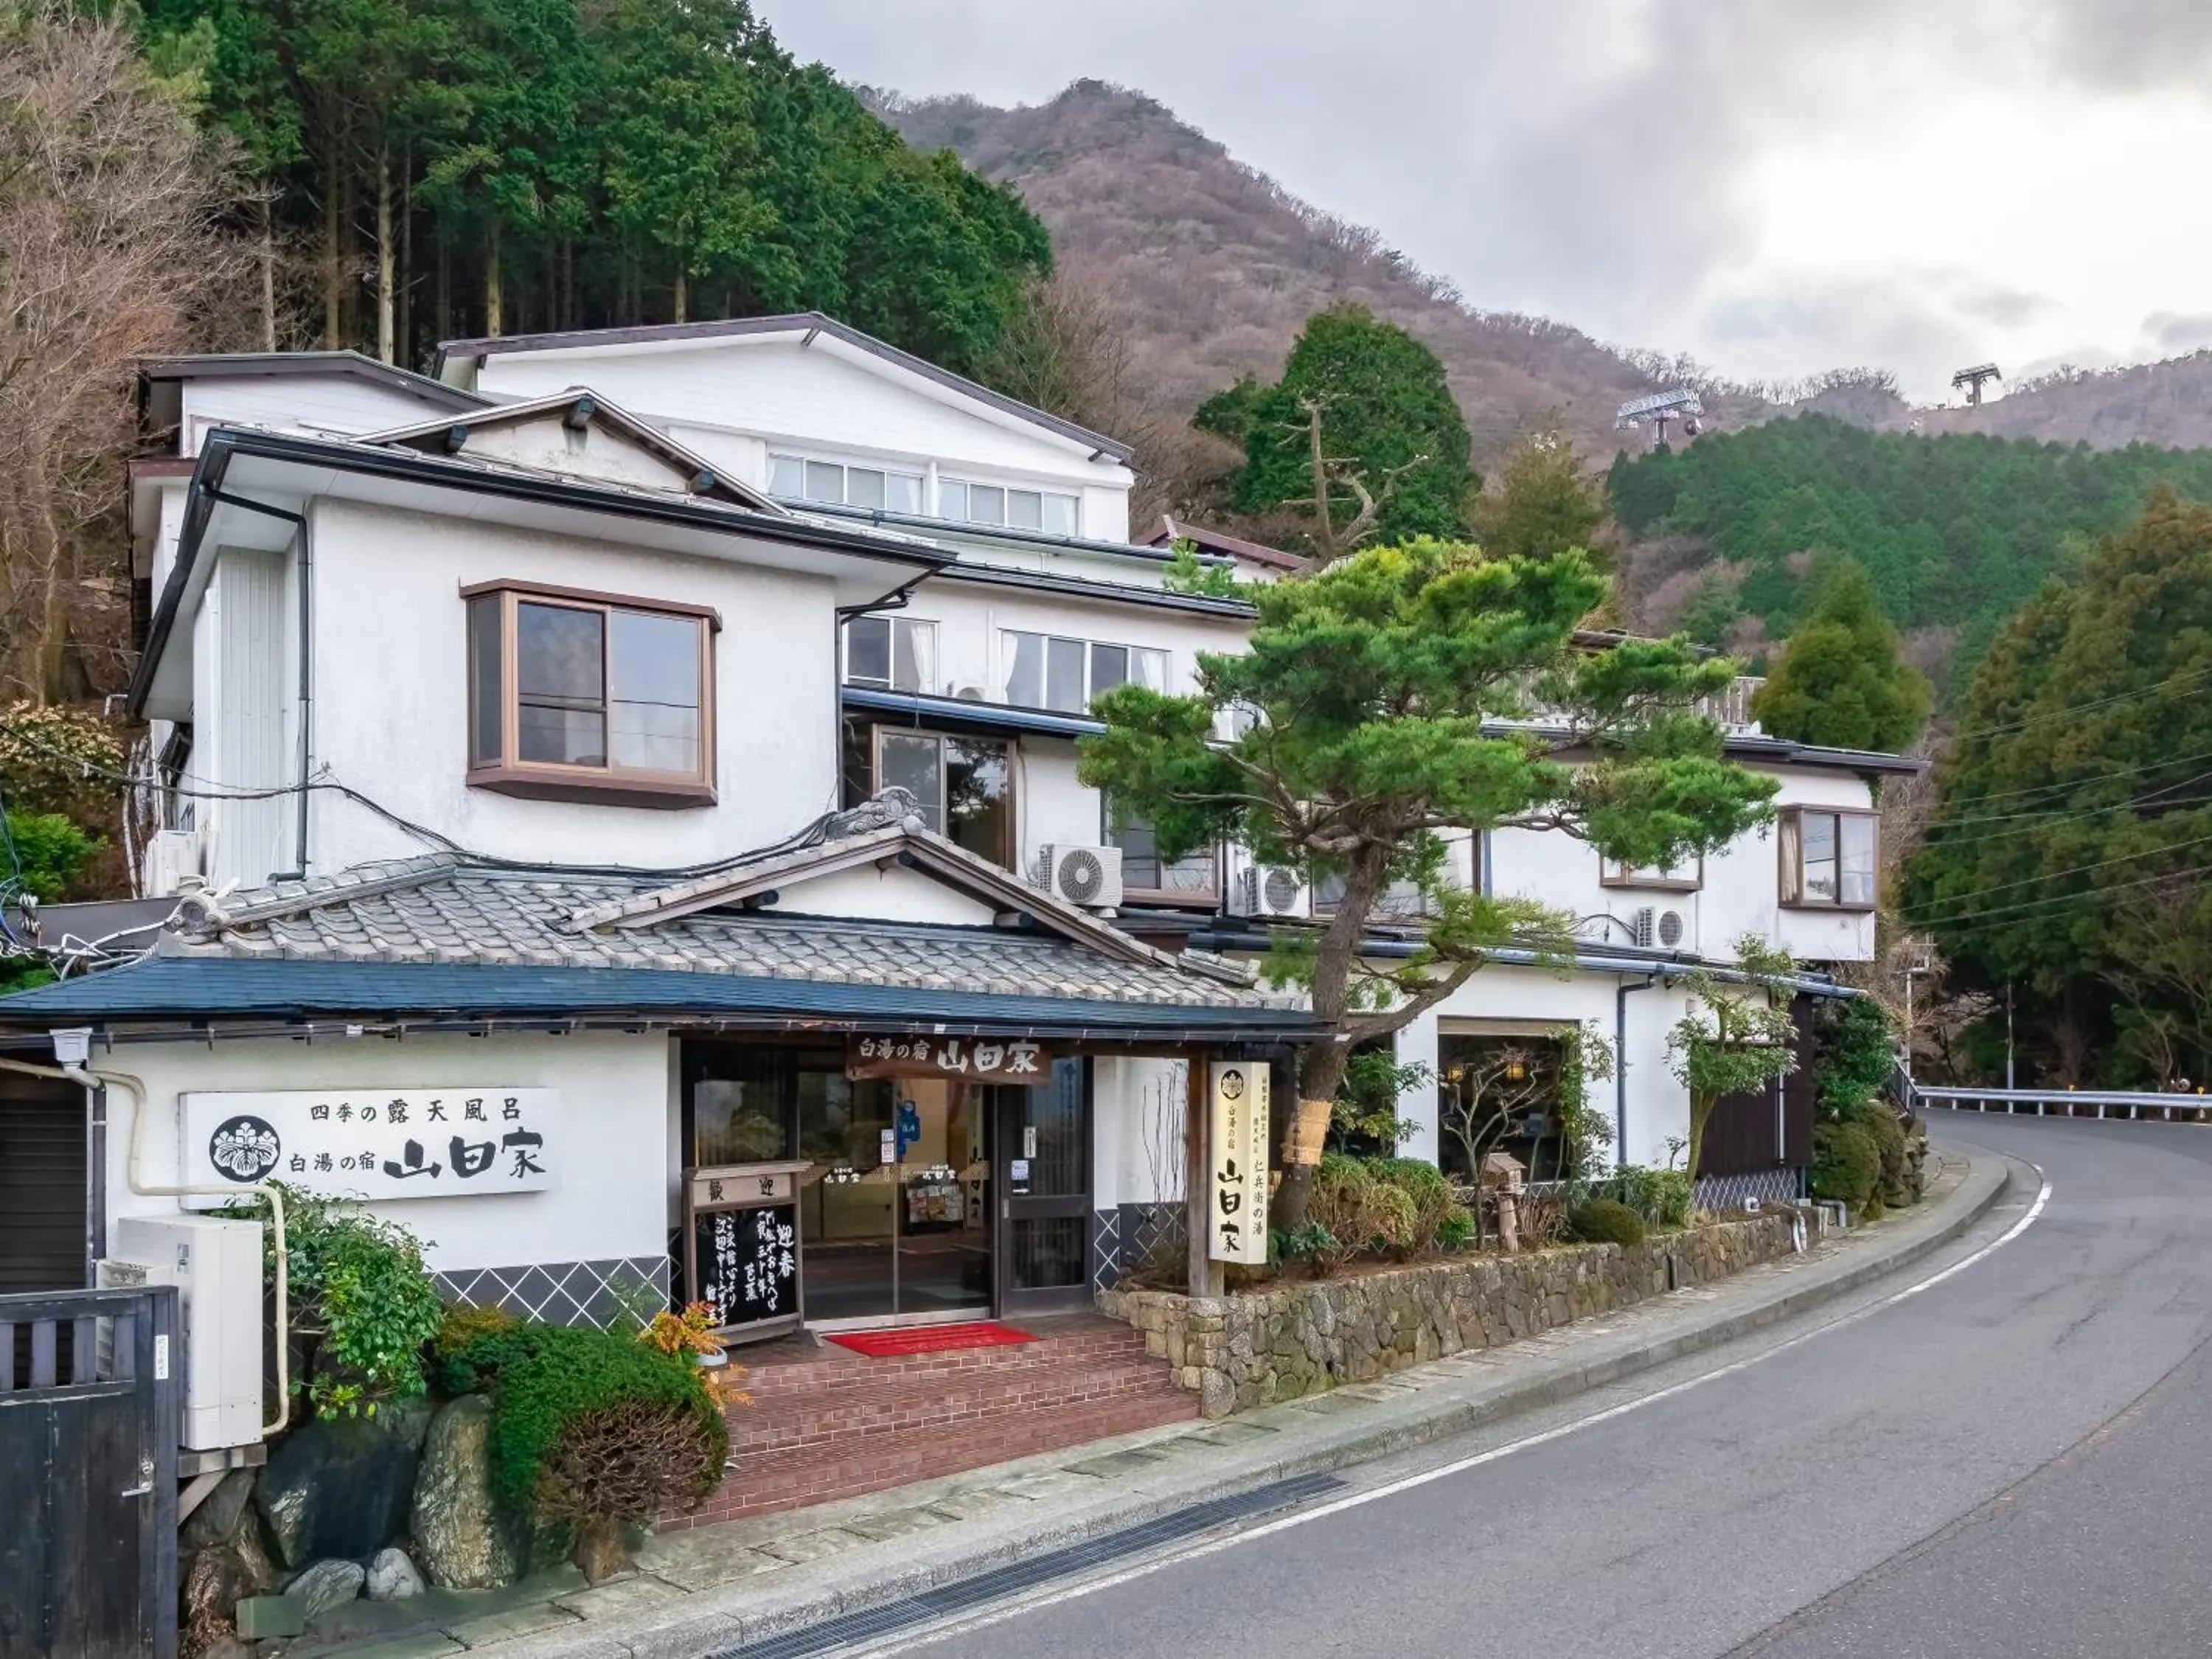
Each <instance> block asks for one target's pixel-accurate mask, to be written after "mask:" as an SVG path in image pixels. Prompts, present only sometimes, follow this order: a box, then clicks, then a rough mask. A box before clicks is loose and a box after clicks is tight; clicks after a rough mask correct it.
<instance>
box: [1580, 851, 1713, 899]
mask: <svg viewBox="0 0 2212 1659" xmlns="http://www.w3.org/2000/svg"><path fill="white" fill-rule="evenodd" d="M1597 879H1598V884H1599V885H1600V886H1601V887H1648V888H1651V889H1653V890H1657V891H1662V892H1668V893H1694V892H1696V891H1697V890H1698V889H1699V888H1700V887H1703V886H1704V885H1705V854H1702V853H1692V854H1691V855H1690V856H1689V857H1688V858H1686V859H1683V860H1680V862H1679V863H1675V864H1669V865H1667V866H1664V867H1663V868H1662V867H1656V866H1651V865H1648V864H1623V863H1621V862H1620V861H1619V860H1616V859H1606V860H1603V861H1601V863H1600V864H1599V866H1598V877H1597Z"/></svg>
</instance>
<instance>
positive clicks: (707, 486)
mask: <svg viewBox="0 0 2212 1659" xmlns="http://www.w3.org/2000/svg"><path fill="white" fill-rule="evenodd" d="M551 415H558V416H561V420H562V426H563V427H564V428H568V429H569V430H572V431H575V432H579V433H587V432H590V431H592V430H593V429H595V428H599V427H606V428H611V429H612V430H613V431H616V432H618V433H620V434H621V435H623V437H625V438H627V439H629V441H630V442H632V443H634V444H635V445H636V446H637V447H639V448H641V449H642V450H644V451H646V452H647V453H649V454H651V455H653V457H655V458H656V459H659V460H660V461H663V462H665V464H666V465H669V466H670V467H672V468H673V469H675V471H677V472H678V474H679V475H680V476H681V477H683V478H684V481H685V486H686V488H687V489H688V492H689V493H690V494H691V495H719V496H720V497H721V498H722V499H724V500H725V501H734V502H736V503H737V504H738V506H739V507H751V508H753V509H754V510H755V511H757V512H761V513H779V514H780V513H783V512H784V510H785V509H784V508H783V507H781V506H780V505H779V504H778V503H777V502H776V501H775V499H774V498H773V497H772V496H769V495H766V494H764V493H763V492H762V491H760V490H757V489H753V488H752V487H751V486H750V484H745V483H739V482H738V480H737V479H735V478H732V477H729V476H728V475H727V474H726V473H722V472H719V471H716V470H715V468H714V464H713V463H712V462H710V461H708V459H706V458H705V457H704V456H702V455H701V454H700V453H698V452H697V451H696V450H693V449H689V448H687V447H684V445H682V444H679V443H678V442H677V441H675V440H674V439H673V438H671V437H670V436H669V435H667V434H666V433H665V432H663V431H662V430H661V429H660V428H659V427H656V426H654V425H653V424H652V423H651V422H648V421H644V420H641V419H640V418H639V417H638V416H635V415H633V414H631V413H630V412H629V410H625V409H623V408H622V407H621V406H620V405H619V404H616V403H614V402H613V401H612V400H611V399H609V398H603V397H601V396H600V395H599V393H598V392H593V391H592V390H591V389H590V388H589V387H588V386H570V387H569V388H568V390H567V391H565V392H555V393H553V394H552V395H551V396H550V397H544V398H531V399H529V400H528V401H526V402H524V403H515V404H493V405H491V406H489V407H488V408H481V409H473V410H469V411H468V412H467V413H466V415H465V416H461V417H459V418H456V419H443V420H435V421H418V422H415V423H414V424H412V425H410V426H403V427H398V428H394V429H392V431H389V432H376V433H371V434H369V435H368V436H366V437H363V438H362V439H361V440H360V441H361V442H362V443H366V444H380V445H382V446H384V447H386V448H393V449H398V448H406V449H414V450H419V451H420V452H422V453H423V454H426V455H428V454H446V455H456V456H459V457H460V458H461V459H464V460H467V459H474V458H472V457H471V456H470V455H469V454H468V453H467V449H468V441H469V439H470V437H471V435H474V434H476V433H477V432H481V431H491V430H496V429H498V428H503V427H513V426H524V425H527V424H529V423H530V422H533V421H540V420H543V419H544V418H545V417H546V416H551ZM510 464H511V465H512V464H513V463H510ZM558 476H562V477H578V478H585V479H592V478H593V477H594V475H593V474H592V473H590V472H588V471H572V472H564V473H562V474H559V475H558Z"/></svg>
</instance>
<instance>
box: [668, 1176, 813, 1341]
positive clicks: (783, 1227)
mask: <svg viewBox="0 0 2212 1659" xmlns="http://www.w3.org/2000/svg"><path fill="white" fill-rule="evenodd" d="M691 1227H692V1240H691V1248H692V1251H693V1255H692V1261H693V1263H694V1267H693V1269H692V1271H693V1273H694V1275H695V1277H694V1281H693V1284H692V1287H691V1294H692V1295H693V1297H696V1299H697V1300H699V1301H702V1302H704V1303H706V1304H708V1306H710V1307H711V1308H713V1309H714V1323H715V1325H716V1326H717V1327H718V1328H722V1329H730V1328H743V1327H745V1326H749V1325H759V1324H762V1323H763V1322H767V1321H770V1320H773V1321H775V1322H779V1323H781V1322H796V1321H797V1319H798V1317H799V1206H797V1205H795V1204H769V1205H763V1206H761V1207H759V1208H757V1209H750V1210H702V1211H699V1212H696V1213H695V1214H694V1215H693V1216H692V1218H691Z"/></svg>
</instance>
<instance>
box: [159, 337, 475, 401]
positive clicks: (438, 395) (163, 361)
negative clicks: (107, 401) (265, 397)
mask: <svg viewBox="0 0 2212 1659" xmlns="http://www.w3.org/2000/svg"><path fill="white" fill-rule="evenodd" d="M257 374H344V375H349V376H351V377H353V378H355V379H358V380H370V381H374V383H375V384H377V385H379V386H389V387H391V388H392V390H393V391H396V392H406V393H407V394H408V395H409V396H410V397H415V398H422V400H423V401H424V402H425V403H428V404H435V405H437V406H439V407H441V408H445V409H453V410H462V409H481V408H483V406H484V405H486V404H489V402H490V401H491V399H490V398H484V397H480V396H478V395H477V393H475V392H469V391H466V390H464V389H463V388H462V387H460V386H451V385H448V384H447V383H446V382H444V381H442V380H433V379H432V378H431V377H430V376H428V375H427V374H416V373H415V371H414V370H412V369H410V368H400V367H399V366H398V364H396V363H386V362H379V361H378V360H377V359H376V358H374V357H370V356H365V355H364V354H362V353H361V352H358V351H204V352H193V353H191V354H188V355H185V356H168V357H147V358H143V359H142V360H141V361H140V362H139V364H138V377H139V380H140V382H141V384H142V385H145V384H151V383H153V382H155V381H160V380H208V379H218V378H223V379H227V378H229V377H232V376H248V375H257Z"/></svg>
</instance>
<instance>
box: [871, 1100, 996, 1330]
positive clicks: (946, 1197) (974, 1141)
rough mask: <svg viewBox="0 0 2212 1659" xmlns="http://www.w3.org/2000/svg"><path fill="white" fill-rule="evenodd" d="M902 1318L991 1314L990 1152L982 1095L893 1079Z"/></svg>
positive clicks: (899, 1290) (899, 1286)
mask: <svg viewBox="0 0 2212 1659" xmlns="http://www.w3.org/2000/svg"><path fill="white" fill-rule="evenodd" d="M895 1081H896V1089H897V1092H898V1101H897V1105H896V1119H895V1133H896V1142H897V1145H898V1146H899V1148H900V1152H901V1156H900V1160H899V1205H898V1214H897V1218H896V1219H897V1223H898V1262H897V1267H898V1296H897V1309H898V1311H899V1312H900V1313H901V1314H945V1313H956V1312H961V1313H965V1314H966V1315H967V1316H969V1317H975V1316H981V1315H986V1314H988V1313H989V1312H990V1311H991V1234H992V1231H993V1229H992V1225H991V1186H992V1182H991V1152H990V1145H991V1143H990V1126H989V1122H988V1114H987V1112H986V1111H985V1110H984V1092H985V1091H983V1090H981V1089H979V1088H976V1087H975V1086H974V1085H969V1084H964V1083H953V1082H949V1081H946V1080H945V1079H939V1078H899V1079H896V1080H895Z"/></svg>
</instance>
